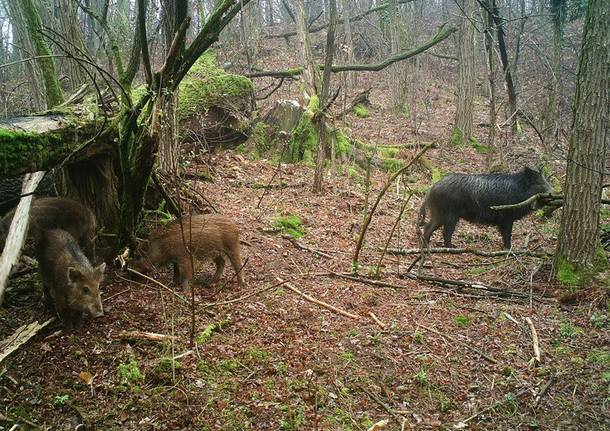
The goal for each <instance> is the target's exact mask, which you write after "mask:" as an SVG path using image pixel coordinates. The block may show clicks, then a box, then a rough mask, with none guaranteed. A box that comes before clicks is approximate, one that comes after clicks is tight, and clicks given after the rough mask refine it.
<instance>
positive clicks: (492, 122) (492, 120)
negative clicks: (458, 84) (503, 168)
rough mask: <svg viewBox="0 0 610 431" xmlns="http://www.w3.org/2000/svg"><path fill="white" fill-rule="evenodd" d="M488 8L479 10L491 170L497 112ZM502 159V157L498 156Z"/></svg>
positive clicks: (494, 61)
mask: <svg viewBox="0 0 610 431" xmlns="http://www.w3.org/2000/svg"><path fill="white" fill-rule="evenodd" d="M489 11H490V9H489V8H481V14H482V16H483V22H484V23H485V31H484V41H485V53H486V63H487V80H488V84H489V129H488V133H487V146H488V147H489V152H488V153H487V158H486V164H487V168H488V170H489V168H491V165H492V162H493V157H494V155H495V154H496V153H497V150H498V149H497V148H496V126H497V112H496V100H497V96H496V60H495V59H496V57H495V55H494V49H493V46H494V41H493V35H492V31H493V30H492V29H493V17H492V16H491V13H490V12H489ZM500 157H502V155H500Z"/></svg>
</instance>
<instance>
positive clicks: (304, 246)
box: [282, 235, 333, 259]
mask: <svg viewBox="0 0 610 431" xmlns="http://www.w3.org/2000/svg"><path fill="white" fill-rule="evenodd" d="M282 238H285V239H287V240H288V241H290V242H291V243H292V244H293V245H294V246H295V247H296V248H298V249H301V250H305V251H308V252H310V253H313V254H317V255H318V256H322V257H325V258H327V259H332V258H333V257H332V256H331V255H330V254H327V253H324V252H322V251H320V250H316V249H314V248H310V247H307V246H306V245H303V244H301V243H300V242H299V241H298V240H297V239H296V238H293V237H291V236H289V235H282Z"/></svg>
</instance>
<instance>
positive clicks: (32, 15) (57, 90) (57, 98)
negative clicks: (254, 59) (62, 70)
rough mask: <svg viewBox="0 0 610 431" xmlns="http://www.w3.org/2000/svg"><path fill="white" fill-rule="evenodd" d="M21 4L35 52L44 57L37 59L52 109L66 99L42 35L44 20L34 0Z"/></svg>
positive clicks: (48, 102) (23, 0) (24, 1)
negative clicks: (41, 18) (42, 20)
mask: <svg viewBox="0 0 610 431" xmlns="http://www.w3.org/2000/svg"><path fill="white" fill-rule="evenodd" d="M19 5H20V6H21V11H22V13H23V16H24V17H25V22H26V28H27V33H28V38H29V39H30V42H31V44H32V46H33V47H34V53H35V55H37V56H40V57H42V58H38V59H37V64H38V67H39V68H40V72H41V75H42V78H43V82H44V86H45V96H46V101H47V109H50V108H53V107H54V106H57V105H60V104H61V103H63V101H64V97H63V95H62V93H61V87H60V86H59V79H58V74H57V70H56V67H55V62H54V61H53V58H51V57H50V56H51V54H52V52H51V50H50V49H49V46H48V45H47V43H46V41H45V39H44V37H43V35H42V22H41V20H40V15H39V13H38V9H37V8H36V5H35V4H34V0H21V1H20V2H19Z"/></svg>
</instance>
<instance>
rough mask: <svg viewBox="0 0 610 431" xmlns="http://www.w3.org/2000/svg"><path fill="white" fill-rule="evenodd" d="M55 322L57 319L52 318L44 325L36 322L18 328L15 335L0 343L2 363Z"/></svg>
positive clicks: (0, 360)
mask: <svg viewBox="0 0 610 431" xmlns="http://www.w3.org/2000/svg"><path fill="white" fill-rule="evenodd" d="M53 321H55V317H52V318H50V319H49V320H47V321H45V322H43V323H38V321H36V322H32V323H30V324H27V325H23V326H21V327H19V328H17V330H16V331H15V332H13V335H10V336H8V338H5V339H4V340H2V341H0V363H2V361H3V360H5V359H6V358H7V357H8V356H9V355H10V354H11V353H13V352H14V351H15V350H17V349H18V348H19V347H21V346H22V345H24V344H25V343H27V342H28V340H30V338H32V337H33V336H34V335H36V334H37V333H38V332H40V330H41V329H43V328H44V327H46V326H47V325H48V324H49V323H51V322H53Z"/></svg>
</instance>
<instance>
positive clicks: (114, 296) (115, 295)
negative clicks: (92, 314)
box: [102, 288, 131, 302]
mask: <svg viewBox="0 0 610 431" xmlns="http://www.w3.org/2000/svg"><path fill="white" fill-rule="evenodd" d="M130 290H131V288H128V289H125V290H121V291H120V292H118V293H115V294H114V295H110V296H109V297H107V298H104V299H103V300H102V302H108V301H110V300H111V299H112V298H116V297H117V296H119V295H122V294H123V293H126V292H129V291H130Z"/></svg>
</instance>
